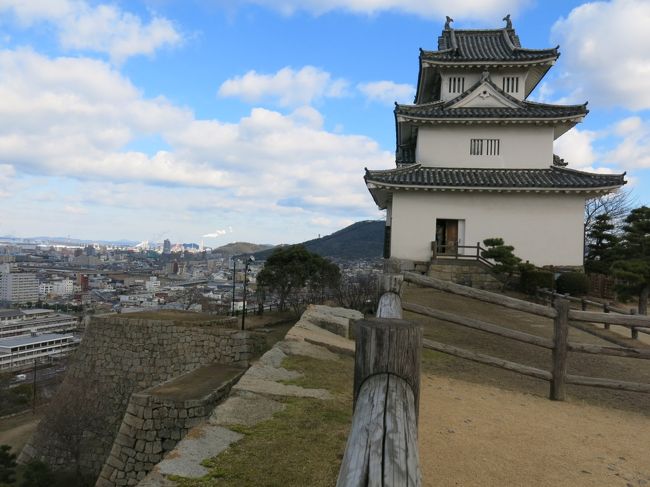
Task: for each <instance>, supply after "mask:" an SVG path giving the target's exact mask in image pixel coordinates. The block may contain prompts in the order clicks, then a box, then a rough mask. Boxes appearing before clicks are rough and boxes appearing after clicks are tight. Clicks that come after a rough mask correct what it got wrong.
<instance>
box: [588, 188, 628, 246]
mask: <svg viewBox="0 0 650 487" xmlns="http://www.w3.org/2000/svg"><path fill="white" fill-rule="evenodd" d="M635 205H636V197H635V196H634V195H633V194H632V191H628V190H620V191H617V192H615V193H608V194H604V195H601V196H597V197H595V198H591V199H589V200H587V202H586V204H585V219H584V228H583V231H584V245H585V255H586V253H587V248H588V245H589V243H590V242H589V235H590V234H591V233H592V228H593V225H594V223H595V222H596V217H598V216H599V215H609V218H610V221H611V222H612V224H613V225H614V229H615V230H614V231H615V232H617V231H618V232H620V231H621V229H622V224H623V220H625V217H626V216H627V215H628V213H630V211H631V210H632V208H634V207H635Z"/></svg>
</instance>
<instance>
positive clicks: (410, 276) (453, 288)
mask: <svg viewBox="0 0 650 487" xmlns="http://www.w3.org/2000/svg"><path fill="white" fill-rule="evenodd" d="M404 280H405V281H407V282H412V283H413V284H418V285H420V286H425V287H431V288H434V289H438V290H440V291H446V292H450V293H452V294H458V295H459V296H466V297H468V298H473V299H478V300H479V301H484V302H486V303H492V304H498V305H500V306H503V307H505V308H510V309H515V310H517V311H523V312H525V313H531V314H534V315H538V316H545V317H546V318H555V316H556V315H557V312H556V311H555V309H553V308H549V307H547V306H542V305H541V304H535V303H529V302H528V301H523V300H521V299H515V298H511V297H509V296H504V295H502V294H497V293H491V292H489V291H483V290H481V289H474V288H471V287H467V286H462V285H460V284H455V283H453V282H449V281H443V280H441V279H436V278H434V277H428V276H422V275H420V274H416V273H415V272H405V273H404Z"/></svg>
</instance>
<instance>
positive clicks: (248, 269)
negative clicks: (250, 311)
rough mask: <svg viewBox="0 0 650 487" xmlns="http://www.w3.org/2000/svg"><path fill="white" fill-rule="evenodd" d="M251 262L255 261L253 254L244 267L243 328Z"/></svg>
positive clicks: (242, 325) (242, 326) (242, 327)
mask: <svg viewBox="0 0 650 487" xmlns="http://www.w3.org/2000/svg"><path fill="white" fill-rule="evenodd" d="M251 262H255V257H253V256H252V255H251V256H250V257H249V258H248V259H246V267H245V268H244V303H243V309H242V316H241V329H242V330H244V329H245V328H244V323H245V322H246V285H247V284H248V273H249V271H250V265H251Z"/></svg>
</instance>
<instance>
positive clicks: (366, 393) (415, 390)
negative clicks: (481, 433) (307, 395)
mask: <svg viewBox="0 0 650 487" xmlns="http://www.w3.org/2000/svg"><path fill="white" fill-rule="evenodd" d="M401 285H402V276H397V275H384V276H382V278H381V281H380V290H381V291H384V293H383V294H382V295H381V298H380V300H379V305H378V308H377V315H376V316H377V317H376V318H373V319H369V320H361V321H358V322H356V323H355V326H354V333H355V340H356V351H355V367H354V415H353V417H352V428H351V430H350V434H349V435H348V441H347V445H346V448H345V454H344V456H343V461H342V463H341V469H340V471H339V477H338V481H337V484H336V485H337V487H361V486H370V485H372V486H415V487H419V486H420V485H421V482H422V481H421V474H420V465H419V454H418V443H417V414H418V409H419V396H420V354H421V349H422V330H421V329H420V327H419V326H417V325H416V324H414V323H412V322H409V321H405V320H402V319H401V318H402V305H401V297H400V292H401V287H402V286H401Z"/></svg>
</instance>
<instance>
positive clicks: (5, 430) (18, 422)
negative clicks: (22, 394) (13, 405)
mask: <svg viewBox="0 0 650 487" xmlns="http://www.w3.org/2000/svg"><path fill="white" fill-rule="evenodd" d="M41 416H42V411H39V410H38V409H37V410H36V414H32V412H31V411H27V412H25V413H21V414H17V415H15V416H11V417H7V418H2V419H0V445H9V446H11V448H12V451H13V452H14V453H20V451H21V450H22V449H23V446H25V443H27V440H29V438H30V437H31V436H32V433H33V432H34V430H36V426H37V425H38V422H39V421H40V420H41Z"/></svg>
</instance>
